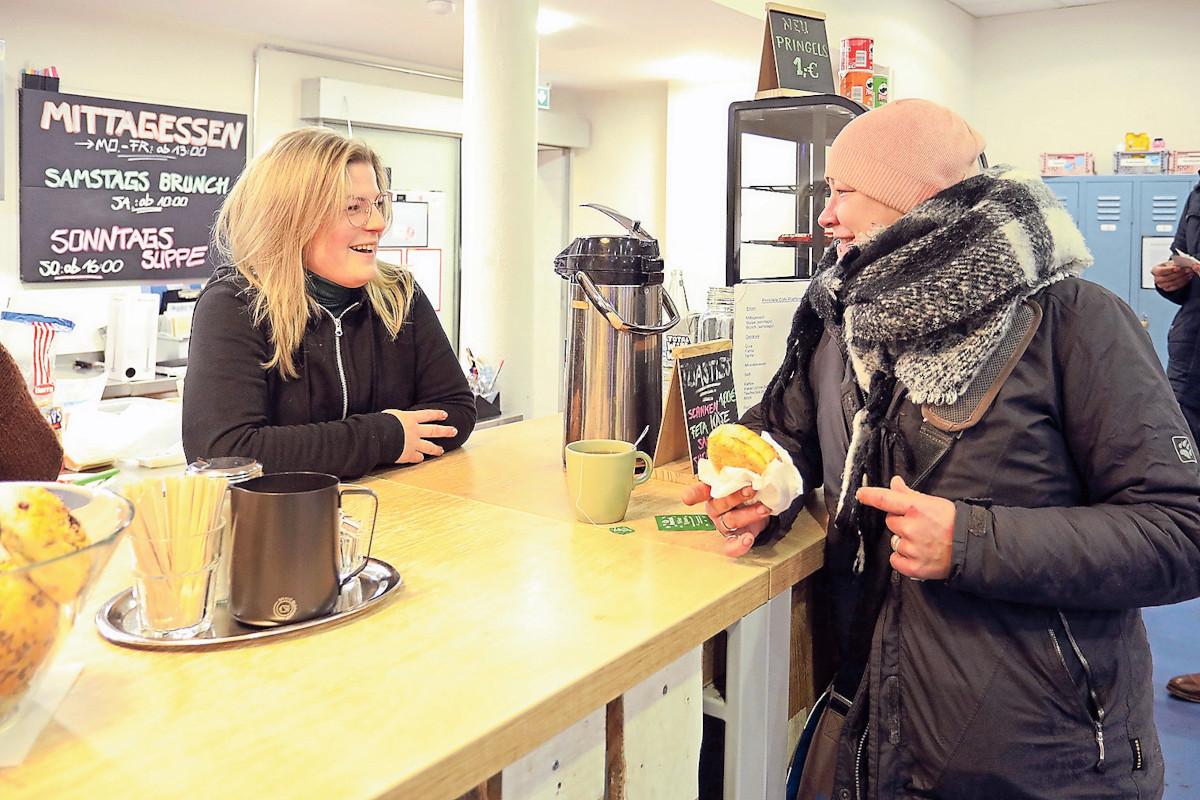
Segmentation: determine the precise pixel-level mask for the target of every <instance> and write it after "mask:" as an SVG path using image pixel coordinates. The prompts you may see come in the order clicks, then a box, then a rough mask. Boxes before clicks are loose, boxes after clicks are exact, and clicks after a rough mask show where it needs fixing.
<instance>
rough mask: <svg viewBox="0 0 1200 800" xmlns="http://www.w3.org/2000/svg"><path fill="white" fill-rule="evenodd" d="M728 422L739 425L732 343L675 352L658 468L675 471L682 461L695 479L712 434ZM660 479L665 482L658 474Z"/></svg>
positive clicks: (724, 341) (720, 341)
mask: <svg viewBox="0 0 1200 800" xmlns="http://www.w3.org/2000/svg"><path fill="white" fill-rule="evenodd" d="M725 422H737V391H736V389H735V388H734V383H733V342H732V341H730V340H729V339H717V340H716V341H712V342H703V343H701V344H693V345H688V346H686V347H676V348H675V369H674V370H673V371H672V373H671V387H670V389H669V391H668V392H667V402H666V406H665V407H664V411H663V424H662V430H661V432H660V433H659V436H658V447H657V449H656V450H655V455H654V463H655V464H658V465H661V466H662V467H663V469H664V470H666V471H672V469H673V467H674V466H675V465H674V464H673V463H672V462H675V461H677V460H679V461H683V462H684V464H685V466H686V468H687V474H688V475H693V474H695V472H696V461H697V460H698V459H700V458H702V457H704V455H705V454H706V453H707V451H708V434H709V432H711V431H712V429H713V428H715V427H717V426H718V425H721V424H722V423H725ZM687 462H690V464H689V463H687ZM675 471H677V472H678V471H681V470H675ZM655 476H656V477H659V476H660V475H659V470H658V469H655ZM661 477H666V478H667V479H668V480H670V479H671V478H670V476H661Z"/></svg>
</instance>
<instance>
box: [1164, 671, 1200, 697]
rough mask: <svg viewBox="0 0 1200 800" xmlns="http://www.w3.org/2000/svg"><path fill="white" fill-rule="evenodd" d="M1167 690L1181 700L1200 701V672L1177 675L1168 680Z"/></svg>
mask: <svg viewBox="0 0 1200 800" xmlns="http://www.w3.org/2000/svg"><path fill="white" fill-rule="evenodd" d="M1167 691H1168V692H1170V693H1171V694H1173V695H1175V696H1176V697H1178V698H1179V699H1180V700H1190V701H1192V702H1193V703H1200V672H1193V673H1191V674H1190V675H1176V676H1175V677H1174V678H1171V680H1169V681H1167Z"/></svg>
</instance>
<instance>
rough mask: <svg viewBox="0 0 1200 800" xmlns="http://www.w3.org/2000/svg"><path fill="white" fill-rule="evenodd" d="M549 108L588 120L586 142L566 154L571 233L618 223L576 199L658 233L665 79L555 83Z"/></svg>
mask: <svg viewBox="0 0 1200 800" xmlns="http://www.w3.org/2000/svg"><path fill="white" fill-rule="evenodd" d="M553 104H554V110H556V111H558V110H560V109H561V110H563V111H570V112H573V113H576V114H580V115H581V116H584V117H586V118H587V119H588V121H589V122H590V123H591V135H592V138H591V146H590V147H588V148H586V149H579V150H574V151H572V155H571V200H572V203H573V207H572V209H571V218H570V229H571V236H572V237H575V236H586V235H589V234H598V233H611V232H616V231H620V230H621V228H620V226H619V225H617V224H616V223H614V222H611V221H609V220H608V219H607V218H606V217H604V216H603V215H602V214H600V213H599V212H598V211H595V210H593V209H590V208H580V207H579V204H580V203H600V204H601V205H605V206H608V207H609V208H615V209H616V210H617V211H620V212H621V213H622V214H625V215H626V216H628V217H632V218H633V219H637V220H641V221H642V224H643V226H644V227H645V228H646V230H648V231H650V233H652V234H654V235H655V236H657V237H659V241H660V243H661V242H662V240H663V236H664V234H665V231H666V208H667V179H666V163H667V85H666V83H648V84H642V85H637V86H629V87H625V88H621V89H614V90H611V91H572V90H569V89H555V90H554V94H553Z"/></svg>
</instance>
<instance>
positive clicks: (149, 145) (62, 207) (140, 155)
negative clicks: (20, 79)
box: [20, 89, 246, 284]
mask: <svg viewBox="0 0 1200 800" xmlns="http://www.w3.org/2000/svg"><path fill="white" fill-rule="evenodd" d="M20 126H21V137H20V151H21V155H20V167H21V181H20V182H21V210H20V217H21V223H20V229H21V280H23V281H27V282H39V283H63V284H66V283H90V282H95V281H104V280H110V281H117V280H119V281H127V280H152V281H156V282H168V281H181V280H196V279H204V278H207V277H208V276H209V275H211V274H212V271H213V267H214V266H215V260H214V257H213V254H212V253H211V252H210V247H209V245H210V235H211V231H212V224H213V220H214V218H215V216H216V213H217V210H218V209H219V208H220V206H221V203H222V201H223V200H224V199H225V196H226V195H227V194H229V190H230V189H232V188H233V183H234V181H235V180H236V179H237V176H238V175H239V174H240V173H241V171H242V168H243V167H244V166H245V164H246V116H245V115H244V114H227V113H224V112H220V111H204V110H200V109H194V108H178V107H175V106H161V105H153V104H150V103H135V102H129V101H126V100H110V99H104V98H99V97H83V96H80V95H72V94H61V93H59V92H44V91H38V90H33V89H24V90H22V91H21V107H20Z"/></svg>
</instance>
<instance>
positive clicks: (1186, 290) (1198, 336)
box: [1158, 183, 1200, 438]
mask: <svg viewBox="0 0 1200 800" xmlns="http://www.w3.org/2000/svg"><path fill="white" fill-rule="evenodd" d="M1171 246H1172V247H1173V248H1174V249H1176V250H1181V251H1183V252H1185V253H1187V254H1188V255H1190V256H1195V257H1196V258H1200V183H1198V184H1196V186H1195V187H1194V188H1193V189H1192V193H1191V194H1190V195H1188V199H1187V204H1186V205H1185V206H1184V209H1183V216H1182V217H1180V218H1179V228H1178V230H1176V231H1175V240H1174V241H1173V242H1172V243H1171ZM1158 293H1159V294H1161V295H1162V296H1163V297H1165V298H1167V299H1168V300H1170V301H1171V302H1172V303H1177V304H1179V306H1180V309H1179V311H1178V312H1177V313H1176V314H1175V320H1174V321H1173V322H1172V323H1171V330H1170V331H1168V333H1167V377H1168V378H1170V379H1171V388H1172V389H1174V390H1175V397H1176V399H1177V400H1179V405H1180V407H1181V408H1182V409H1183V416H1184V417H1186V418H1187V421H1188V425H1190V426H1191V429H1192V435H1193V436H1194V437H1198V438H1200V279H1197V278H1196V276H1192V280H1191V281H1190V282H1188V285H1187V286H1184V287H1182V288H1180V289H1176V290H1175V291H1173V292H1164V291H1162V290H1161V289H1159V290H1158Z"/></svg>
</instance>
